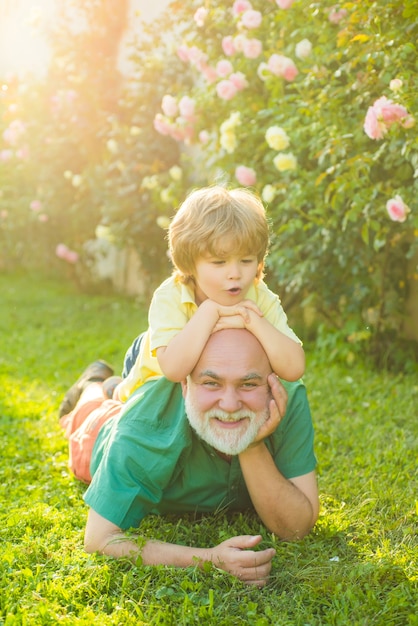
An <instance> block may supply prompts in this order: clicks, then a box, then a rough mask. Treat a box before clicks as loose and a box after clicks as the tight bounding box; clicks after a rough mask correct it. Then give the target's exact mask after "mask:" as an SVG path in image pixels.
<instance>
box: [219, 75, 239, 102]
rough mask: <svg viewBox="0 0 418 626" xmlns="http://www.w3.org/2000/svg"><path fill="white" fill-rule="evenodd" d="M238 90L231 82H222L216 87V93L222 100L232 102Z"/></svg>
mask: <svg viewBox="0 0 418 626" xmlns="http://www.w3.org/2000/svg"><path fill="white" fill-rule="evenodd" d="M237 91H238V90H237V88H236V87H235V85H234V83H233V82H231V81H230V80H221V81H220V82H219V83H218V84H217V85H216V93H217V94H218V96H219V97H220V98H221V99H222V100H232V98H233V97H234V96H235V95H236V93H237Z"/></svg>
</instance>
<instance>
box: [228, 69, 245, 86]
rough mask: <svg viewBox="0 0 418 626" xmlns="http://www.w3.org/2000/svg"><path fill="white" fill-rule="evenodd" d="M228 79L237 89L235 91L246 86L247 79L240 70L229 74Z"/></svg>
mask: <svg viewBox="0 0 418 626" xmlns="http://www.w3.org/2000/svg"><path fill="white" fill-rule="evenodd" d="M229 80H230V82H231V83H232V84H233V85H234V87H235V88H236V89H237V91H242V89H245V87H248V82H247V79H246V78H245V76H244V74H243V73H242V72H235V74H231V76H230V77H229Z"/></svg>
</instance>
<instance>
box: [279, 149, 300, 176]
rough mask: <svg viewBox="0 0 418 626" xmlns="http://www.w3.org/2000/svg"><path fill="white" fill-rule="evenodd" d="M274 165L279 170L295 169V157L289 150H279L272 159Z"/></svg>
mask: <svg viewBox="0 0 418 626" xmlns="http://www.w3.org/2000/svg"><path fill="white" fill-rule="evenodd" d="M273 163H274V166H275V167H276V169H278V170H279V172H285V171H286V170H295V169H296V167H297V161H296V157H295V156H294V155H293V154H292V153H291V152H287V153H285V152H281V153H279V154H277V155H276V156H275V157H274V159H273Z"/></svg>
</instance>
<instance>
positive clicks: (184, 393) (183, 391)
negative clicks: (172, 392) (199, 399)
mask: <svg viewBox="0 0 418 626" xmlns="http://www.w3.org/2000/svg"><path fill="white" fill-rule="evenodd" d="M180 385H181V391H182V393H183V398H185V397H186V395H187V380H182V381H181V383H180Z"/></svg>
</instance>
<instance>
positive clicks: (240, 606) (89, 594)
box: [0, 275, 418, 626]
mask: <svg viewBox="0 0 418 626" xmlns="http://www.w3.org/2000/svg"><path fill="white" fill-rule="evenodd" d="M144 323H145V311H144V308H143V307H142V308H141V307H140V306H139V305H138V304H136V303H135V302H134V301H132V300H129V299H125V298H121V297H118V296H87V295H85V294H80V293H78V292H77V290H76V289H75V288H74V287H72V286H71V285H68V284H65V283H64V284H63V283H58V282H54V281H51V280H46V279H42V278H37V277H34V276H24V275H18V276H16V275H13V276H11V275H0V346H1V350H0V383H1V384H0V438H1V457H0V502H1V506H0V559H1V563H0V623H1V624H5V625H7V626H14V625H17V624H19V625H21V624H22V625H30V626H32V625H38V624H54V625H55V624H80V625H81V624H85V625H90V624H100V625H103V626H104V625H107V624H132V625H133V624H135V625H141V624H153V625H154V624H161V625H173V626H174V625H178V624H187V625H189V624H205V625H206V624H211V625H214V626H215V625H216V626H221V625H231V626H235V625H239V624H249V625H251V626H264V625H269V624H273V625H280V626H281V625H283V626H285V625H286V626H287V625H288V626H299V625H300V626H304V625H309V626H317V625H320V624H330V625H331V624H335V625H339V624H341V625H346V624H350V625H359V626H365V625H372V624H373V625H382V626H383V625H384V626H387V625H389V626H405V625H418V600H417V596H418V593H417V592H418V589H417V587H418V585H417V574H418V571H417V570H418V548H417V543H418V542H417V458H418V454H417V452H418V451H417V434H418V424H417V404H418V402H417V398H418V382H417V379H416V376H415V377H414V376H412V375H409V376H406V375H398V376H396V375H393V374H387V373H378V372H375V371H370V370H368V369H367V368H366V367H365V366H362V365H359V364H358V365H356V366H354V367H352V368H351V369H349V368H346V367H342V366H338V365H334V364H333V365H328V364H327V363H319V362H317V361H316V360H315V357H314V350H312V351H310V350H308V370H307V374H306V377H305V380H306V383H307V386H308V391H309V396H310V401H311V407H312V412H313V416H314V422H315V427H316V433H317V436H316V450H317V456H318V460H319V485H320V491H321V503H322V510H321V516H320V520H319V522H318V524H317V526H316V528H315V529H314V531H313V532H312V533H311V535H310V536H309V537H307V538H305V539H304V540H303V541H301V542H299V543H282V542H279V541H277V540H276V538H275V537H273V536H272V535H270V534H269V533H268V532H266V530H265V529H263V528H262V527H261V525H260V523H259V521H258V519H257V518H256V516H255V515H251V514H245V515H239V514H235V515H233V516H227V515H225V514H223V513H218V514H217V515H216V516H215V517H206V518H203V519H194V518H193V517H192V516H184V517H181V518H178V517H174V516H173V517H168V518H157V517H152V518H148V519H147V520H146V521H145V523H144V524H143V526H142V527H141V528H142V530H143V532H144V534H145V535H146V536H148V537H155V538H159V539H162V540H168V541H176V542H179V543H182V542H183V543H187V544H191V545H193V544H194V545H196V544H201V545H211V544H214V543H218V542H219V541H220V540H223V539H225V538H227V537H228V536H231V535H238V534H243V533H258V532H260V533H261V534H262V535H263V537H264V543H263V546H269V545H274V546H275V548H276V550H277V556H276V557H275V560H274V566H273V571H272V576H271V581H270V583H269V585H268V586H267V587H266V588H264V589H262V590H258V589H252V588H248V587H246V586H244V585H243V584H241V583H240V582H239V581H238V580H236V579H233V578H231V577H229V576H228V575H226V574H225V573H223V572H220V571H218V570H216V569H211V570H209V571H207V572H202V571H200V570H196V569H194V568H191V569H188V570H175V569H172V568H167V567H157V568H150V567H143V568H141V567H132V566H131V565H130V564H128V563H126V562H123V561H119V562H117V561H114V560H111V559H109V558H106V557H101V556H95V555H87V554H85V553H84V551H83V547H82V545H83V529H84V523H85V519H86V507H85V505H84V504H83V501H82V498H81V495H82V493H83V490H84V486H83V485H81V484H79V483H77V481H75V480H74V479H73V478H72V477H71V476H70V474H69V472H68V470H67V446H66V441H65V440H64V437H63V434H62V432H61V430H60V428H59V426H58V422H57V408H58V406H59V403H60V400H61V398H62V395H63V393H64V392H65V391H66V389H67V388H68V387H69V386H70V385H71V384H72V383H73V381H74V380H75V378H76V377H77V376H78V375H79V373H80V372H81V371H82V370H83V369H84V367H85V366H86V365H87V364H88V363H89V362H90V361H92V360H94V359H96V358H98V357H100V358H104V359H107V360H108V361H110V362H111V363H113V364H114V366H115V369H116V370H117V371H119V370H120V369H121V367H122V362H123V355H124V353H125V350H126V348H127V346H128V345H129V343H130V341H131V339H132V338H133V337H134V336H135V335H136V334H137V332H138V331H139V330H141V329H142V328H143V327H144Z"/></svg>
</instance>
